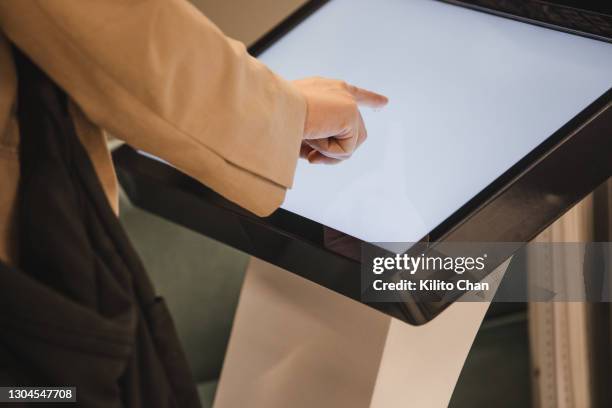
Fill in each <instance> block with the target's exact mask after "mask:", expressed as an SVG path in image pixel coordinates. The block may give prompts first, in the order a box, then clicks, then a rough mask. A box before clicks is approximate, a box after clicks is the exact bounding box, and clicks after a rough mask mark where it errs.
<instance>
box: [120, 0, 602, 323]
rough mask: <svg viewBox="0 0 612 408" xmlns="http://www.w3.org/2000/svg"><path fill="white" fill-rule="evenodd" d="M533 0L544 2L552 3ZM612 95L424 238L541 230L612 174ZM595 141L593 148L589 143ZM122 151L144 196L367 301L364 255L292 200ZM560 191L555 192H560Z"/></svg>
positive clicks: (508, 236)
mask: <svg viewBox="0 0 612 408" xmlns="http://www.w3.org/2000/svg"><path fill="white" fill-rule="evenodd" d="M443 1H444V2H446V3H450V4H453V5H456V6H465V7H469V8H471V9H474V10H476V11H484V12H487V13H492V14H496V15H500V16H503V17H508V16H507V15H506V14H508V11H507V10H505V9H503V8H502V6H503V5H507V3H508V2H507V1H501V0H500V1H496V0H491V1H488V0H487V1H485V2H486V3H488V4H489V6H491V5H493V6H494V5H495V4H496V3H498V4H499V5H500V8H499V9H496V8H495V7H489V8H484V7H483V6H482V4H478V5H475V3H483V2H482V1H480V2H479V1H465V2H463V1H455V0H448V1H446V0H443ZM328 2H329V0H312V1H309V2H307V3H306V4H304V5H303V6H302V7H300V8H299V9H297V10H296V11H295V12H294V13H293V14H292V15H290V16H289V17H288V18H287V19H285V20H284V21H282V22H281V23H280V24H279V25H277V26H276V27H275V28H274V29H272V30H271V31H270V32H268V33H267V34H266V35H264V36H263V37H262V38H261V39H260V40H258V41H257V42H256V43H254V44H253V45H252V46H251V47H249V52H250V53H251V54H252V55H254V56H257V55H259V54H260V53H262V52H263V51H264V50H266V49H267V48H269V47H270V46H272V45H273V44H274V43H275V42H276V41H277V40H278V39H280V38H282V36H284V35H285V34H286V33H287V32H289V31H291V30H292V29H293V28H295V27H296V26H297V25H298V24H300V23H301V22H302V21H304V20H305V19H306V18H308V17H309V16H310V15H312V14H313V13H314V12H316V11H317V10H319V9H320V8H321V7H322V6H323V5H325V4H326V3H328ZM526 3H534V4H536V5H541V3H543V2H540V1H532V2H526ZM476 6H477V7H476ZM525 10H527V11H526V12H525V15H514V17H513V18H515V19H517V20H519V21H522V22H528V23H533V24H537V25H542V26H545V27H547V28H553V29H556V30H560V31H564V32H568V33H571V34H579V35H584V36H587V37H590V38H593V39H596V40H602V41H608V42H612V38H608V37H606V38H602V36H601V33H589V32H586V31H584V30H582V31H580V32H577V30H576V28H575V27H565V26H563V25H559V24H554V25H553V24H552V23H551V22H550V21H537V20H534V19H533V18H532V17H533V13H531V14H530V11H529V8H527V9H525ZM557 23H558V22H557ZM611 104H612V89H609V90H608V91H607V92H606V93H604V94H603V95H602V96H601V97H600V98H598V99H597V100H596V101H594V102H593V103H592V104H591V105H589V106H588V107H587V108H586V109H584V110H583V111H582V112H580V113H579V114H578V115H577V116H575V117H574V118H572V119H571V120H570V121H569V122H568V123H566V124H565V125H564V126H563V127H561V128H560V129H559V130H558V131H557V132H555V133H554V134H553V135H551V136H550V137H549V138H547V139H546V140H545V141H544V142H543V143H542V144H540V145H539V146H538V147H537V148H536V149H534V150H533V151H532V152H530V153H529V154H528V155H527V156H525V157H524V158H523V159H521V160H520V161H519V162H518V163H516V164H515V165H514V166H512V167H511V168H510V169H509V170H507V171H506V172H505V173H504V174H502V175H501V176H500V177H498V178H497V179H496V180H495V181H494V182H493V183H491V184H490V185H489V186H488V187H487V188H485V189H484V190H483V191H481V192H480V193H479V194H477V195H476V196H475V197H474V198H472V199H471V200H469V201H468V202H467V203H466V204H464V205H463V206H462V207H460V208H459V209H457V211H455V212H454V213H453V214H452V215H450V216H449V217H448V218H447V219H446V220H444V221H443V222H442V223H441V224H440V225H438V226H437V227H436V228H434V229H433V230H432V231H431V232H430V233H429V234H428V235H427V236H425V237H423V238H422V240H421V242H432V243H433V242H445V241H477V242H492V243H494V242H528V241H529V240H531V239H533V238H534V237H535V236H537V234H539V232H541V231H542V230H544V229H545V228H546V227H547V226H548V225H550V224H551V223H552V222H554V220H556V219H557V218H559V217H560V216H561V215H562V214H563V213H564V212H566V211H567V210H569V209H570V208H571V207H572V206H573V205H574V204H576V203H577V202H578V201H579V200H580V199H582V198H583V197H585V196H586V195H587V194H588V193H590V192H591V191H593V190H594V189H595V188H596V187H597V186H598V185H599V184H601V183H603V182H604V181H605V180H607V178H609V177H610V174H611V171H612V162H611V161H610V160H608V162H606V157H605V155H606V152H612V137H609V138H608V140H606V138H605V136H601V135H602V132H603V133H605V132H607V131H610V132H611V133H610V134H612V108H611ZM589 144H590V146H592V147H593V149H589ZM595 146H597V148H595ZM576 151H579V152H581V153H584V154H588V155H589V156H588V157H587V156H585V155H584V154H583V155H578V157H576V156H577V155H576V154H575V152H576ZM114 159H115V164H116V167H117V172H118V175H119V179H120V181H121V183H122V185H123V187H124V189H125V190H126V192H127V193H128V196H129V197H130V198H131V200H132V201H133V202H134V204H136V205H138V206H140V207H142V208H144V209H147V210H149V211H151V212H153V213H156V214H158V215H161V216H162V217H164V218H168V219H170V220H172V221H174V222H177V223H179V224H181V225H184V226H186V227H188V228H191V229H193V230H195V231H198V232H200V233H203V234H205V235H208V236H211V237H212V238H214V239H217V240H219V241H221V242H224V243H226V244H229V245H231V246H234V247H236V248H238V249H240V250H243V251H245V252H247V253H249V254H251V255H253V256H256V257H259V258H261V259H263V260H266V261H268V262H271V263H273V264H275V265H277V266H280V267H282V268H284V269H287V270H289V271H291V272H294V273H296V274H298V275H300V276H302V277H305V278H307V279H309V280H311V281H313V282H315V283H318V284H320V285H323V286H325V287H327V288H328V289H331V290H334V291H336V292H338V293H340V294H342V295H345V296H348V297H350V298H352V299H354V300H356V301H361V288H360V262H359V260H358V259H357V258H355V257H352V256H350V255H346V254H342V253H338V252H337V251H334V250H330V249H329V247H328V245H327V242H326V238H325V233H326V231H328V230H329V229H328V228H327V227H326V226H324V225H321V224H319V223H317V222H314V221H312V220H309V219H306V218H304V217H301V216H299V215H297V214H294V213H291V212H289V211H286V210H283V209H278V210H277V211H276V212H275V213H273V214H272V215H271V216H270V217H266V218H259V217H256V216H255V215H253V214H251V213H249V212H248V211H246V210H244V209H241V208H240V207H238V206H237V205H235V204H233V203H230V202H229V201H227V200H225V199H224V198H223V197H221V196H219V195H218V194H216V193H214V192H213V191H212V190H210V189H207V188H206V187H204V186H202V185H201V184H199V183H198V182H197V181H195V180H192V179H190V178H189V177H188V176H186V175H183V174H181V173H180V172H178V171H177V170H175V169H173V168H172V167H170V166H168V165H165V164H163V163H160V162H157V161H155V160H153V159H150V158H147V157H145V156H142V155H140V154H138V153H137V152H135V151H134V150H132V149H131V148H128V147H122V148H120V149H118V151H116V152H115V154H114ZM567 163H572V168H571V169H572V171H571V173H567V172H566V174H565V176H566V178H567V180H566V182H565V183H563V185H560V184H559V183H558V182H556V181H555V177H557V176H559V175H560V173H559V171H558V169H563V168H564V166H566V165H567ZM593 166H595V167H593ZM589 169H593V170H589ZM561 173H563V172H561ZM557 178H558V177H557ZM167 195H171V196H172V197H175V198H176V199H175V200H169V201H168V200H160V199H159V197H160V196H167ZM551 197H554V198H555V200H551ZM521 199H525V200H527V202H529V206H530V207H529V208H526V207H521V206H520V205H518V207H519V208H522V209H523V210H524V211H527V212H535V213H537V214H535V215H534V216H532V217H528V219H527V220H524V221H523V222H521V223H518V224H517V223H515V224H513V225H509V224H510V223H507V224H505V226H506V227H505V228H491V225H492V223H502V224H504V222H506V221H505V220H504V218H505V217H507V216H509V215H512V214H515V213H516V207H517V200H521ZM211 216H213V217H212V219H211ZM203 217H204V218H203ZM196 219H198V221H197V222H196V221H195V220H196ZM203 220H208V221H203ZM228 226H231V228H228ZM347 238H348V239H349V240H353V241H354V244H356V245H359V244H361V243H362V242H361V241H360V240H358V239H356V238H353V237H348V236H347ZM432 249H433V244H432ZM510 255H511V254H508V256H510ZM305 260H308V261H305ZM313 260H315V261H313ZM495 266H497V265H493V264H491V265H490V267H491V268H493V267H495ZM451 303H452V301H449V302H447V303H445V304H435V305H431V304H427V303H422V304H419V312H418V313H415V312H414V310H411V311H408V310H406V308H405V307H404V306H403V305H402V304H399V303H397V304H395V303H372V304H369V305H370V306H372V307H374V308H376V309H378V310H380V311H382V312H384V313H387V314H389V315H391V316H394V317H396V318H399V319H401V320H403V321H406V322H408V323H411V324H423V323H426V322H428V321H430V320H432V319H433V318H435V317H436V316H437V315H438V314H440V313H441V312H442V311H443V310H444V309H445V308H446V307H448V306H449V305H450V304H451Z"/></svg>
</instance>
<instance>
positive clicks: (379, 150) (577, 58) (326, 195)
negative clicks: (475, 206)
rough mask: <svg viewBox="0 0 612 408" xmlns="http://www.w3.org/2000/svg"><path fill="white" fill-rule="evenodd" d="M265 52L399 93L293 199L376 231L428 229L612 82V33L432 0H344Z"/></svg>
mask: <svg viewBox="0 0 612 408" xmlns="http://www.w3.org/2000/svg"><path fill="white" fill-rule="evenodd" d="M260 59H261V60H262V61H263V62H265V63H266V64H268V65H269V66H270V67H271V68H272V69H273V70H275V71H277V72H278V73H280V74H281V75H283V76H284V77H286V78H288V79H297V78H301V77H306V76H313V75H318V76H326V77H332V78H340V79H344V80H346V81H348V82H351V83H354V84H355V85H358V86H362V87H365V88H370V89H372V90H375V91H379V92H381V93H384V94H385V95H387V96H389V98H390V104H389V105H388V107H387V108H385V109H383V110H381V111H379V112H372V111H369V110H367V109H365V110H363V111H362V112H363V116H364V119H365V122H366V125H367V127H368V132H369V139H368V141H367V142H366V143H365V144H364V145H363V146H362V148H361V149H360V150H359V151H358V152H356V154H355V155H354V156H353V158H351V159H350V160H348V161H346V162H343V163H342V164H339V165H336V166H320V165H319V166H315V165H309V164H308V163H307V162H305V161H302V160H301V161H300V163H299V165H298V169H297V174H296V178H295V182H294V187H293V189H292V190H290V191H289V192H288V195H287V198H286V201H285V203H284V204H283V208H285V209H286V210H289V211H292V212H294V213H297V214H300V215H302V216H304V217H306V218H310V219H312V220H315V221H317V222H320V223H321V224H324V225H327V226H329V227H332V228H335V229H337V230H339V231H342V232H345V233H347V234H350V235H353V236H355V237H357V238H360V239H363V240H366V241H387V242H389V241H397V242H400V241H402V242H411V241H412V242H413V241H416V240H418V239H420V238H422V237H423V236H425V235H426V234H427V233H429V232H430V231H431V230H432V229H433V228H435V227H436V226H437V225H438V224H439V223H441V222H442V221H443V220H444V219H446V218H447V217H448V216H449V215H451V214H452V213H453V212H454V211H455V210H457V209H458V208H459V207H460V206H462V205H463V204H465V203H466V202H467V201H468V200H469V199H470V198H472V197H473V196H475V195H476V194H477V193H478V192H479V191H481V190H482V189H483V188H484V187H486V186H487V185H488V184H490V183H491V182H492V181H493V180H495V179H496V178H497V177H498V176H499V175H501V174H502V173H503V172H504V171H505V170H507V169H508V168H509V167H511V166H512V165H513V164H514V163H516V162H517V161H518V160H519V159H521V158H522V157H523V156H525V155H526V154H527V153H528V152H529V151H531V150H532V149H533V148H534V147H535V146H537V145H538V144H540V143H541V142H542V141H544V140H545V139H546V138H547V137H549V136H550V135H551V134H552V133H554V132H555V131H556V130H557V129H559V128H560V127H561V126H562V125H563V124H565V123H566V122H567V121H568V120H570V119H571V118H572V117H574V116H575V115H576V114H577V113H578V112H580V111H581V110H582V109H584V108H585V107H586V106H588V105H589V104H590V103H591V102H593V101H594V100H595V99H597V98H598V97H599V96H601V95H602V94H603V93H604V92H605V91H607V90H608V89H609V88H610V86H612V45H611V44H607V43H603V42H599V41H595V40H591V39H587V38H582V37H579V36H574V35H570V34H565V33H561V32H557V31H554V30H550V29H546V28H541V27H537V26H533V25H529V24H525V23H520V22H516V21H512V20H509V19H504V18H500V17H496V16H491V15H488V14H484V13H479V12H476V11H472V10H469V9H465V8H461V7H457V6H452V5H448V4H444V3H440V2H437V1H430V0H376V1H374V0H333V1H331V2H330V3H328V4H327V5H325V6H323V7H322V8H321V9H320V10H319V11H317V12H316V13H315V14H314V15H312V16H311V17H309V18H308V19H307V20H306V21H304V22H303V23H301V24H300V25H299V26H297V27H296V28H295V29H294V30H292V31H291V32H289V34H287V35H286V36H284V37H283V38H282V39H280V40H279V41H278V42H277V43H275V44H274V45H273V46H272V47H271V48H269V49H268V50H267V51H265V52H264V53H263V54H262V55H261V56H260ZM492 228H494V226H492Z"/></svg>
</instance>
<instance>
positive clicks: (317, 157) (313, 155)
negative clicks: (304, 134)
mask: <svg viewBox="0 0 612 408" xmlns="http://www.w3.org/2000/svg"><path fill="white" fill-rule="evenodd" d="M341 161H342V160H340V159H334V158H332V157H327V156H325V155H324V154H322V153H321V152H318V151H316V150H313V151H312V152H310V154H309V155H308V162H309V163H311V164H338V163H340V162H341Z"/></svg>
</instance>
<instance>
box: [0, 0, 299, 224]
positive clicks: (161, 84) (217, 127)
mask: <svg viewBox="0 0 612 408" xmlns="http://www.w3.org/2000/svg"><path fill="white" fill-rule="evenodd" d="M0 24H1V26H2V29H3V31H4V32H5V34H6V35H7V36H8V37H9V38H10V39H11V40H12V41H13V42H14V43H15V44H16V45H17V46H18V47H20V48H21V49H22V50H23V51H24V52H25V53H27V54H28V55H29V56H30V58H32V60H33V61H35V62H36V63H37V64H38V65H39V66H40V67H41V68H42V69H43V70H45V71H46V72H47V74H48V75H49V76H51V77H52V78H53V79H54V80H55V81H56V82H57V83H58V84H60V85H61V86H62V87H63V88H64V89H65V90H66V91H67V93H68V94H69V95H70V96H71V97H72V98H73V99H74V100H75V101H76V103H77V104H78V105H79V106H80V107H81V109H82V110H83V111H84V112H85V114H86V115H87V116H88V117H89V118H90V119H91V120H92V121H93V122H94V123H96V124H97V125H99V126H101V127H102V128H104V129H107V130H108V131H110V132H111V133H112V134H115V135H117V136H118V137H120V138H122V139H124V140H125V141H126V142H127V143H129V144H131V145H133V146H134V147H136V148H138V149H142V150H145V151H147V152H149V153H151V154H154V155H156V156H159V157H161V158H162V159H164V160H166V161H168V162H170V163H172V164H173V165H174V166H176V167H178V168H179V169H181V170H182V171H184V172H185V173H187V174H189V175H191V176H192V177H194V178H196V179H198V180H199V181H201V182H202V183H205V184H206V185H208V186H209V187H211V188H212V189H214V190H216V191H217V192H219V193H220V194H222V195H224V196H226V197H227V198H228V199H230V200H232V201H235V202H237V203H238V204H240V205H242V206H244V207H246V208H248V209H249V210H251V211H253V212H255V213H256V214H259V215H265V214H268V213H270V212H271V211H273V210H274V209H275V208H276V207H277V206H278V205H280V203H281V202H282V200H283V198H284V193H285V190H286V188H288V187H290V186H291V183H292V180H293V173H294V171H295V163H296V161H297V157H298V154H299V151H300V144H301V141H302V135H303V132H304V121H305V116H306V102H305V100H304V97H303V96H302V95H301V93H300V92H299V91H298V90H297V88H296V87H294V86H292V85H290V84H288V83H287V82H285V81H284V80H283V79H281V78H279V77H277V76H276V75H274V74H273V73H272V72H271V71H270V70H268V69H267V68H266V67H265V66H264V65H263V64H261V63H259V62H258V61H257V60H255V59H254V58H252V57H250V56H249V55H248V54H247V53H246V50H245V48H244V46H243V45H242V44H240V43H238V42H236V41H233V40H230V39H228V38H227V37H225V36H224V35H223V34H222V33H221V32H220V31H219V30H218V29H217V28H216V27H215V26H214V25H213V24H212V23H211V22H210V21H209V20H207V19H206V17H204V16H203V15H202V14H201V13H200V12H199V11H198V10H196V9H195V8H193V7H192V6H191V5H190V4H189V3H188V2H187V1H184V0H144V1H135V0H126V1H107V0H104V1H100V0H53V1H46V0H40V1H39V0H28V1H2V2H0Z"/></svg>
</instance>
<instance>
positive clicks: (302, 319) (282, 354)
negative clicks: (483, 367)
mask: <svg viewBox="0 0 612 408" xmlns="http://www.w3.org/2000/svg"><path fill="white" fill-rule="evenodd" d="M506 267H507V263H506V264H504V265H501V266H500V267H499V268H498V269H497V270H496V271H495V272H494V273H493V274H491V275H490V278H488V279H487V280H488V281H490V282H491V285H492V287H494V286H495V285H496V282H498V281H499V278H500V277H501V276H503V273H504V272H505V270H506ZM488 307H489V303H487V302H464V303H455V304H453V305H451V306H450V307H449V308H448V309H447V310H445V311H444V312H442V313H441V314H440V315H439V316H438V317H436V318H435V319H434V320H432V321H431V322H429V323H427V324H425V325H423V326H411V325H409V324H406V323H404V322H401V321H399V320H396V319H393V318H390V317H388V316H386V315H384V314H382V313H380V312H378V311H376V310H374V309H371V308H369V307H367V306H365V305H363V304H360V303H358V302H355V301H353V300H351V299H348V298H345V297H343V296H341V295H338V294H336V293H334V292H332V291H330V290H328V289H325V288H323V287H321V286H318V285H316V284H314V283H312V282H309V281H307V280H305V279H303V278H300V277H298V276H296V275H294V274H292V273H289V272H287V271H285V270H283V269H280V268H278V267H275V266H273V265H271V264H268V263H266V262H263V261H261V260H258V259H255V258H252V260H251V263H250V265H249V268H248V270H247V276H246V280H245V282H244V286H243V289H242V294H241V298H240V303H239V305H238V310H237V312H236V318H235V321H234V328H233V331H232V336H231V339H230V344H229V348H228V350H227V355H226V358H225V364H224V367H223V372H222V375H221V380H220V383H219V387H218V390H217V396H216V400H215V405H214V407H215V408H236V407H249V408H287V407H291V408H313V407H317V408H326V407H330V408H332V407H333V408H344V407H347V408H361V407H363V408H366V407H370V408H395V407H398V408H399V407H402V408H405V407H409V406H410V407H419V408H424V407H425V408H426V407H446V406H447V405H448V402H449V400H450V398H451V395H452V392H453V389H454V386H455V383H456V382H457V378H458V377H459V374H460V372H461V367H462V366H463V363H464V361H465V358H466V357H467V354H468V352H469V350H470V347H471V345H472V342H473V340H474V337H475V336H476V332H477V331H478V328H479V326H480V323H481V322H482V319H483V318H484V315H485V312H486V311H487V308H488Z"/></svg>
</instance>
